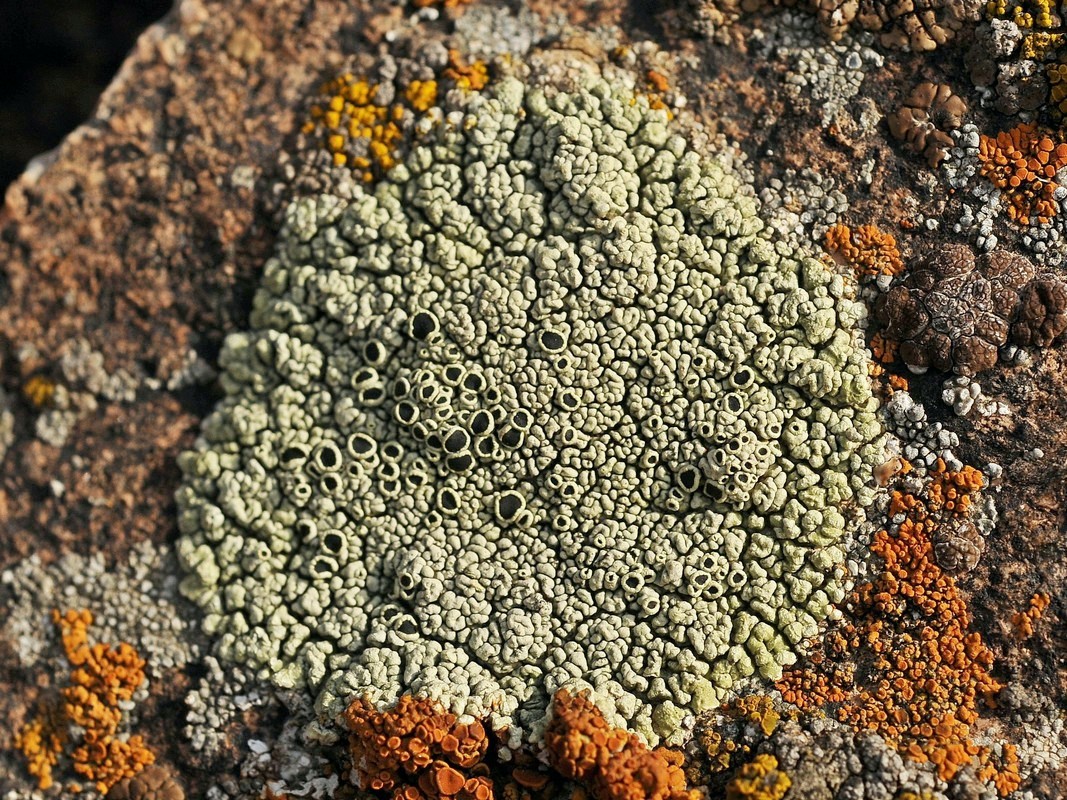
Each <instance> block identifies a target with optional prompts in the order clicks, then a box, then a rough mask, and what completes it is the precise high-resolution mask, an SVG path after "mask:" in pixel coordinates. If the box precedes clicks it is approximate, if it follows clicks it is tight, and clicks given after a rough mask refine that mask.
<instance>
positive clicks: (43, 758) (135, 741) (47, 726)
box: [16, 610, 155, 794]
mask: <svg viewBox="0 0 1067 800" xmlns="http://www.w3.org/2000/svg"><path fill="white" fill-rule="evenodd" d="M52 621H53V622H54V624H55V625H56V626H57V627H58V628H59V632H60V639H61V641H62V643H63V650H64V653H65V654H66V657H67V661H68V663H69V664H70V666H71V673H70V682H69V685H67V686H64V687H63V688H62V689H61V690H60V693H59V697H58V698H54V699H52V700H51V701H49V703H48V704H47V705H46V706H45V707H43V708H42V710H41V711H39V713H38V715H37V717H36V718H34V719H33V720H32V721H31V722H29V723H28V724H27V725H26V726H25V727H24V728H23V729H22V731H20V733H19V735H18V737H17V739H16V746H17V747H18V748H19V750H21V751H22V753H23V754H24V755H25V756H26V759H27V762H28V769H29V771H30V774H32V775H33V776H34V777H36V778H37V780H38V785H39V786H40V788H42V789H46V788H48V787H49V786H51V785H52V770H53V768H54V767H55V765H56V764H57V763H58V762H59V758H60V756H61V755H63V754H64V752H65V751H66V750H67V749H69V748H70V747H71V745H73V749H71V750H70V753H69V754H68V755H69V757H70V760H71V766H72V768H73V770H74V772H76V773H77V774H78V775H80V776H82V777H83V778H87V779H88V780H90V781H92V783H93V784H94V786H95V788H96V789H97V791H99V792H100V793H101V794H105V793H107V791H108V790H109V789H110V788H111V787H112V786H114V785H115V784H116V783H118V782H119V781H121V780H123V779H124V778H129V777H132V776H134V775H136V774H137V773H138V772H140V771H141V770H142V769H143V768H144V767H145V766H146V765H148V764H151V763H152V762H153V761H155V756H154V755H153V754H152V752H151V751H150V750H149V749H148V747H147V746H146V745H145V742H144V740H143V739H142V738H141V737H140V736H129V737H124V736H122V735H120V733H119V729H120V727H121V723H122V709H121V705H122V704H124V703H126V702H128V701H130V700H132V699H133V696H134V694H135V693H136V691H137V690H138V688H140V686H141V684H143V683H144V679H145V675H144V666H145V662H144V660H143V659H141V658H140V657H139V656H138V655H137V652H136V651H135V650H134V649H133V648H132V647H130V646H129V645H128V644H125V643H121V644H119V646H118V647H109V646H108V645H106V644H90V643H89V634H88V631H89V626H90V625H91V624H92V621H93V617H92V614H91V613H90V612H89V611H85V610H83V611H68V612H66V613H65V614H60V613H59V611H53V612H52ZM72 730H73V731H74V733H73V734H72V732H71V731H72Z"/></svg>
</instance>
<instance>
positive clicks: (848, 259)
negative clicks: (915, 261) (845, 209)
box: [823, 224, 904, 275]
mask: <svg viewBox="0 0 1067 800" xmlns="http://www.w3.org/2000/svg"><path fill="white" fill-rule="evenodd" d="M823 247H824V249H825V250H826V252H827V253H829V254H830V255H831V256H833V258H834V261H836V262H837V263H838V264H841V265H843V266H848V267H850V268H852V269H853V270H854V271H855V273H856V274H857V275H899V274H900V273H901V272H903V271H904V261H903V259H901V257H900V250H899V249H898V248H897V240H896V238H895V237H894V236H893V234H891V233H888V232H887V231H883V230H882V229H881V228H879V227H878V226H877V225H860V226H859V227H858V228H849V227H848V226H847V225H840V224H838V225H834V226H833V227H832V228H830V229H829V230H827V231H826V233H825V234H824V235H823Z"/></svg>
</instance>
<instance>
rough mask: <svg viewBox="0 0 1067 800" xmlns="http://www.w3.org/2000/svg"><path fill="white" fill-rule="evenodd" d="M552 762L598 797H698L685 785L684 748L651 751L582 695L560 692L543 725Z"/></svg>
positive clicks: (653, 799) (690, 799)
mask: <svg viewBox="0 0 1067 800" xmlns="http://www.w3.org/2000/svg"><path fill="white" fill-rule="evenodd" d="M545 747H546V749H547V750H548V757H549V764H551V766H552V767H553V768H554V769H555V770H556V771H558V772H559V773H560V775H562V776H563V777H564V778H566V779H568V780H574V781H578V782H579V783H581V784H582V785H583V786H584V787H586V788H587V789H588V790H589V792H590V793H591V794H592V796H593V797H594V798H595V800H696V799H697V797H698V796H699V795H698V793H697V792H695V791H689V790H687V789H686V782H685V773H684V772H683V771H682V762H683V757H682V754H681V753H678V752H676V751H673V750H668V749H666V748H657V749H655V750H650V749H649V748H648V747H647V746H646V745H645V744H644V743H643V742H642V741H641V740H640V739H639V738H637V736H636V735H635V734H633V733H630V732H628V731H625V730H622V729H621V728H613V727H612V726H611V725H610V724H609V723H608V721H607V720H605V719H604V715H603V714H602V713H601V711H600V709H598V708H597V707H596V705H594V704H593V703H592V702H591V701H590V700H589V699H588V698H586V697H584V696H583V695H577V694H571V693H570V692H568V691H566V690H562V689H561V690H560V691H559V692H557V693H556V696H555V698H554V699H553V703H552V721H551V722H550V723H549V724H548V727H547V728H546V729H545Z"/></svg>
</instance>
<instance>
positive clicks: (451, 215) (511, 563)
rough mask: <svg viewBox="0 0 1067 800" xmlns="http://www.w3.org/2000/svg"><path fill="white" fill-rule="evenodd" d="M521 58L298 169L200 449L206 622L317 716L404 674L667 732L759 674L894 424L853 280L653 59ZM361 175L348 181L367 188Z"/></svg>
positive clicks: (818, 606) (196, 492)
mask: <svg viewBox="0 0 1067 800" xmlns="http://www.w3.org/2000/svg"><path fill="white" fill-rule="evenodd" d="M583 80H584V81H585V83H584V85H583V86H580V87H579V88H577V89H573V90H569V91H567V92H564V91H554V90H552V89H548V88H537V87H536V86H533V87H531V86H524V85H523V83H520V82H519V81H518V80H514V79H502V80H501V81H499V82H498V83H497V84H496V85H494V86H492V87H491V88H490V89H489V90H487V91H486V92H485V93H483V94H481V95H478V94H468V95H462V97H461V96H460V94H459V93H453V94H451V95H450V97H449V100H448V103H447V107H446V108H445V109H444V112H445V114H444V116H443V122H442V124H440V125H439V126H437V127H436V128H434V129H433V130H432V131H429V132H428V133H427V135H426V137H425V138H422V139H420V140H418V141H417V142H416V143H415V144H414V146H413V147H412V149H411V150H410V152H409V154H408V155H407V156H406V158H405V160H404V161H403V163H401V164H400V165H398V166H397V167H395V168H394V169H393V170H392V171H391V172H390V173H388V174H387V175H386V177H385V178H384V179H383V180H382V181H381V182H379V183H378V184H376V185H374V186H372V187H366V188H364V187H361V186H360V187H355V186H354V187H349V189H350V191H351V193H350V195H349V199H342V198H340V197H338V196H336V195H332V194H329V195H328V194H323V195H318V196H315V197H310V198H304V199H301V200H298V201H296V202H294V203H293V204H292V205H291V206H290V208H289V210H288V213H287V218H286V224H285V227H284V230H283V231H282V234H281V238H280V243H279V245H278V250H277V255H276V256H275V257H274V258H273V259H271V260H270V261H269V262H268V263H267V265H266V267H265V270H264V274H263V280H262V285H261V288H260V290H259V292H258V294H257V296H256V299H255V304H254V310H253V314H252V319H251V330H250V331H249V332H248V333H242V334H236V335H233V336H231V337H229V339H228V340H227V342H226V345H225V347H224V350H223V352H222V355H221V358H220V365H221V368H222V375H221V381H222V385H223V387H224V389H225V392H226V397H225V399H224V400H223V401H222V402H221V404H220V405H219V407H218V408H217V409H216V411H215V412H214V413H213V414H212V415H211V416H210V417H209V418H208V419H207V420H206V421H205V424H204V428H203V435H202V437H201V438H200V440H199V441H198V443H197V445H196V449H195V450H194V451H193V452H189V453H186V454H184V455H183V456H182V458H181V460H180V464H181V468H182V471H183V473H184V482H183V486H182V488H181V489H180V491H179V492H178V503H179V509H180V513H179V524H180V527H181V532H182V534H183V538H182V539H181V540H180V542H179V548H178V549H179V553H180V557H181V560H182V563H183V565H184V567H185V569H186V570H187V571H188V573H189V574H188V576H187V577H186V579H185V581H184V583H183V589H184V591H185V593H186V594H187V595H188V596H189V597H191V598H193V599H194V600H196V602H197V603H199V604H200V605H201V606H202V607H203V610H204V613H205V626H206V629H207V631H208V632H209V633H211V634H214V635H215V636H217V637H218V642H219V652H220V654H221V655H222V656H224V657H226V658H228V659H233V660H236V661H239V662H242V663H245V664H247V665H250V666H251V667H253V668H255V669H257V670H260V671H261V674H262V675H263V676H264V677H269V678H270V679H271V680H272V681H273V682H274V683H275V684H277V685H279V686H283V687H288V686H297V687H299V686H306V687H308V688H309V689H310V690H311V691H312V692H314V693H316V694H317V696H318V708H319V711H320V714H321V715H322V717H323V718H324V719H327V720H328V719H330V718H331V716H332V715H333V714H335V713H336V712H337V711H338V710H339V709H340V708H341V707H342V705H343V703H344V702H345V701H346V700H347V699H349V698H350V697H352V696H353V695H356V694H370V695H371V696H372V697H374V698H377V699H379V700H380V701H382V702H388V701H391V700H393V699H394V698H395V697H396V696H397V695H399V694H400V693H403V692H418V693H420V694H425V695H429V696H432V697H436V698H440V699H441V700H442V701H444V702H445V703H446V704H447V705H449V706H450V707H452V708H453V709H455V710H457V711H460V712H466V713H471V714H476V715H482V714H486V713H493V714H495V715H497V719H499V720H501V721H503V720H505V719H506V720H507V721H508V722H510V723H511V724H512V725H513V726H515V727H514V728H513V730H517V729H520V728H522V729H526V730H530V729H531V726H533V725H534V724H535V722H536V720H537V719H538V718H540V717H541V716H542V715H543V714H544V711H545V708H546V706H547V703H548V697H549V696H550V695H551V693H552V692H554V691H555V690H556V689H557V688H558V687H560V686H564V685H569V686H574V685H585V686H591V687H592V688H593V689H594V691H595V693H596V697H597V699H598V701H599V702H600V704H601V706H602V707H603V708H604V710H605V711H606V713H608V714H609V715H610V716H611V717H612V718H613V719H614V720H615V721H616V722H620V723H621V722H624V723H625V724H627V725H628V726H629V727H631V728H633V729H635V730H637V731H638V732H639V733H641V734H642V735H643V736H645V737H646V738H647V739H648V740H650V741H652V742H655V741H658V740H659V739H661V738H666V739H670V738H671V737H676V736H677V735H678V733H679V726H680V724H681V722H682V719H683V717H684V716H685V715H686V714H687V713H690V712H697V711H700V710H702V709H704V708H707V707H710V706H712V705H714V704H716V703H717V702H718V701H719V700H720V699H721V698H722V697H723V696H724V694H725V693H726V692H727V691H728V690H729V689H730V688H731V686H733V685H735V683H736V682H737V681H738V680H740V679H742V678H745V677H748V676H753V675H759V676H762V677H763V678H765V679H774V678H776V677H778V676H779V675H780V672H781V667H782V665H784V664H790V663H792V662H793V661H794V659H795V653H796V649H797V646H798V645H799V643H800V642H801V641H802V640H803V639H804V638H805V637H808V636H811V635H812V634H813V633H814V632H815V631H816V625H817V623H818V621H819V620H820V619H822V618H824V617H825V616H826V615H827V613H828V612H829V610H830V606H831V604H832V603H833V602H836V601H838V600H840V599H841V598H842V596H843V593H844V588H845V580H844V577H843V572H842V570H841V569H839V568H838V565H839V564H840V563H841V562H842V560H843V544H844V539H845V535H846V530H845V527H846V525H845V517H844V516H843V514H842V513H841V511H840V510H839V509H840V508H841V507H842V505H844V504H848V503H850V502H854V501H856V500H859V501H860V502H863V501H864V500H865V499H866V493H867V492H866V490H865V489H864V486H865V483H866V481H867V480H868V478H869V475H870V468H871V466H873V465H874V464H875V463H878V462H879V461H880V460H881V458H880V456H881V453H880V449H881V448H880V447H879V446H878V444H877V440H878V438H879V428H878V423H877V420H876V416H875V413H874V409H875V405H876V404H875V401H874V400H873V399H872V397H871V393H870V388H869V385H868V382H867V379H866V361H867V359H866V355H865V351H864V350H863V349H862V346H861V345H859V344H858V342H857V337H856V336H855V335H854V334H855V328H856V326H857V324H858V322H859V320H860V318H861V313H862V312H861V307H860V306H859V304H857V303H856V302H854V301H853V300H851V299H849V298H848V297H847V296H846V289H845V284H844V283H843V281H842V279H841V278H840V277H838V276H835V275H832V274H831V273H830V272H828V271H827V269H826V268H825V267H824V266H823V264H822V263H820V262H819V261H816V260H813V259H812V258H809V257H807V256H805V255H803V254H801V253H800V252H798V251H797V248H796V246H795V245H793V244H790V243H788V242H784V241H779V240H776V239H774V238H772V237H771V235H770V234H769V233H768V232H767V231H765V229H764V226H763V223H762V222H761V221H760V218H759V213H758V212H759V209H758V203H757V201H756V200H755V198H754V197H753V196H752V194H751V192H750V191H749V190H747V189H746V187H744V186H743V185H742V184H741V183H740V181H739V180H738V178H737V177H736V175H735V174H734V172H733V171H732V170H731V169H729V168H728V167H727V166H726V163H727V162H725V161H723V160H718V159H716V158H711V157H706V156H702V155H701V154H700V153H698V152H696V151H694V150H693V149H692V148H691V147H690V145H689V144H688V143H687V140H686V138H684V137H683V136H681V135H679V134H678V133H677V132H676V130H675V129H674V127H672V126H673V125H674V123H671V122H669V121H668V118H667V114H666V112H665V111H661V110H654V109H651V108H650V107H649V105H648V102H647V100H646V99H644V98H642V97H640V96H635V91H634V89H633V86H632V85H631V86H629V87H627V86H625V85H622V84H620V83H618V82H616V83H613V84H612V85H609V84H607V83H606V82H604V81H602V80H600V79H597V78H595V77H590V78H588V79H584V78H583ZM349 189H346V192H347V191H349Z"/></svg>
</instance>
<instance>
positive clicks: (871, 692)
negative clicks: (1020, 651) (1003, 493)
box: [778, 463, 1018, 792]
mask: <svg viewBox="0 0 1067 800" xmlns="http://www.w3.org/2000/svg"><path fill="white" fill-rule="evenodd" d="M981 485H982V477H981V473H980V472H978V471H977V470H969V469H965V470H961V471H960V472H949V471H947V470H945V469H944V464H943V463H940V464H938V469H937V470H936V471H935V474H934V476H933V479H932V480H931V484H930V486H929V487H928V488H927V492H926V495H927V498H926V500H925V501H924V500H923V499H922V498H920V497H916V496H913V495H908V494H903V493H901V492H894V493H893V497H892V500H891V502H890V508H889V516H890V517H896V516H897V515H904V521H903V522H902V523H900V524H899V525H897V526H894V527H893V528H891V529H890V530H883V531H881V532H879V533H878V534H877V535H876V536H875V540H874V542H873V544H872V545H871V550H872V552H873V553H874V554H875V556H877V557H878V558H879V559H880V561H881V564H882V569H881V572H880V573H879V574H878V576H877V577H876V578H875V579H874V580H872V581H870V582H868V583H864V584H862V585H860V586H858V587H856V589H855V590H854V591H853V592H852V593H851V595H850V596H849V597H848V598H847V599H846V602H845V608H846V609H847V614H846V615H845V617H844V618H843V619H842V621H841V622H839V623H837V624H835V625H834V626H833V627H831V629H830V631H829V632H828V633H827V635H826V636H825V638H824V639H823V641H822V643H821V646H819V647H817V648H816V651H815V654H814V657H813V658H812V659H811V660H810V663H809V664H808V665H805V666H803V667H799V668H796V669H794V670H792V671H790V672H788V673H786V674H785V675H784V676H783V678H782V680H781V681H780V682H779V684H778V687H779V689H780V690H781V691H782V695H783V696H784V697H785V699H786V700H787V701H789V702H792V703H795V704H796V705H798V706H799V707H800V708H802V709H806V710H809V709H814V708H817V707H820V706H823V705H826V704H834V705H836V710H837V716H838V719H840V720H841V721H843V722H847V723H849V724H850V725H851V726H852V727H853V728H854V729H855V730H856V731H864V730H870V731H875V732H877V733H879V734H880V735H882V736H883V737H885V738H886V739H887V740H888V741H890V742H891V743H892V744H893V745H894V746H896V747H897V748H898V749H899V750H901V751H902V752H903V753H904V754H905V755H906V756H908V757H909V758H911V759H913V760H916V761H920V762H932V763H933V764H935V765H936V767H937V771H938V774H939V775H940V777H941V778H942V779H944V780H949V779H951V778H952V777H953V776H955V775H956V773H957V772H958V771H959V770H960V769H961V768H962V767H963V766H965V765H967V764H972V763H974V764H976V765H977V766H978V768H979V769H980V770H983V774H984V775H985V776H986V779H987V780H990V781H992V782H994V783H995V784H996V785H997V786H998V788H999V787H1009V786H1011V785H1013V784H1015V783H1016V782H1017V781H1018V767H1017V764H1015V763H1014V761H1013V760H1012V758H1011V757H1010V755H1009V751H1008V750H1007V748H1005V749H1004V751H1003V755H1002V756H1001V757H1000V758H999V759H998V758H996V757H994V755H993V753H992V751H991V750H990V749H989V748H987V747H980V746H978V745H976V744H974V743H973V742H972V741H971V739H970V731H971V726H972V725H973V724H974V723H975V722H976V721H977V720H978V715H979V707H980V704H981V703H983V702H987V701H991V700H992V698H993V696H994V695H995V694H996V693H997V692H999V691H1000V689H1001V688H1002V686H1001V684H1000V683H998V682H997V681H996V680H995V679H994V678H993V677H992V675H990V672H989V668H990V665H991V664H992V662H993V654H992V652H991V651H990V650H989V648H987V647H986V646H985V644H984V643H983V642H982V638H981V636H980V635H979V634H978V633H976V632H972V631H971V630H970V628H971V622H972V618H971V614H970V611H969V610H968V608H967V605H966V603H965V602H964V600H963V598H962V596H961V594H960V591H959V589H958V587H957V585H956V582H955V580H954V579H953V578H952V577H951V576H950V575H948V574H947V573H945V572H944V571H943V570H942V569H941V568H940V567H939V566H938V565H937V562H936V561H935V559H934V553H933V546H932V543H931V534H932V533H933V532H934V531H935V530H936V528H937V526H938V525H939V524H941V521H942V520H944V519H952V518H955V517H956V515H958V514H962V513H964V511H965V510H966V507H967V505H968V504H969V502H970V499H971V497H972V496H973V494H974V492H976V491H977V490H978V489H979V488H980V487H981ZM935 507H936V508H935ZM843 663H859V664H863V665H864V666H863V668H862V669H854V670H853V669H849V668H843V667H842V665H843ZM1002 792H1003V789H1002Z"/></svg>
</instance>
